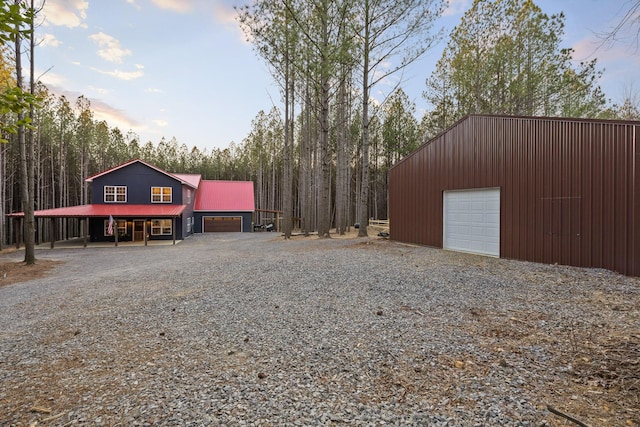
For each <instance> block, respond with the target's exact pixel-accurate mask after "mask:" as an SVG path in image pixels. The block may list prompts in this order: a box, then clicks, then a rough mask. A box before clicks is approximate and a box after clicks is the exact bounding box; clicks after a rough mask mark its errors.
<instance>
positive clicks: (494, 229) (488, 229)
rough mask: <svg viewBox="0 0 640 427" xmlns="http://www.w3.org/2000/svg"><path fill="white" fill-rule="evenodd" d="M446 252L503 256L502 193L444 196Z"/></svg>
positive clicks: (492, 190)
mask: <svg viewBox="0 0 640 427" xmlns="http://www.w3.org/2000/svg"><path fill="white" fill-rule="evenodd" d="M443 197H444V203H443V205H444V238H443V241H444V245H443V246H444V248H445V249H452V250H459V251H464V252H472V253H478V254H483V255H493V256H500V189H499V188H487V189H474V190H461V191H445V192H444V196H443Z"/></svg>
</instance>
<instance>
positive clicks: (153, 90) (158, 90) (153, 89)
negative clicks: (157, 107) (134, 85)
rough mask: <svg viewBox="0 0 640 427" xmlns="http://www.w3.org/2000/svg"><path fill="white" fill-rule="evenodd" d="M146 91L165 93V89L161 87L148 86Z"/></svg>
mask: <svg viewBox="0 0 640 427" xmlns="http://www.w3.org/2000/svg"><path fill="white" fill-rule="evenodd" d="M144 91H145V92H147V93H163V91H162V90H161V89H157V88H154V87H149V88H146V89H145V90H144Z"/></svg>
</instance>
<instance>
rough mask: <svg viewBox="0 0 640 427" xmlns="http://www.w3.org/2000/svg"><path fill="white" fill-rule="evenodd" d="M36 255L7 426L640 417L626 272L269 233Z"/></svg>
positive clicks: (8, 304)
mask: <svg viewBox="0 0 640 427" xmlns="http://www.w3.org/2000/svg"><path fill="white" fill-rule="evenodd" d="M37 256H38V257H39V258H41V259H45V258H46V259H54V260H61V261H64V262H63V263H62V264H60V265H58V266H57V267H56V268H55V269H54V270H53V272H52V273H51V274H50V275H49V276H48V277H46V278H43V279H38V280H33V281H30V282H25V283H17V284H13V285H8V286H4V287H0V384H1V386H0V425H1V426H34V425H37V426H70V425H73V426H75V425H92V426H93V425H97V426H102V425H104V426H116V425H117V426H137V425H149V426H150V425H162V426H201V425H212V426H213V425H227V426H244V425H247V426H248V425H254V426H282V425H301V426H317V425H321V426H346V425H362V426H370V425H371V426H374V425H375V426H378V425H402V426H407V425H422V426H538V427H540V426H567V425H573V424H571V423H569V421H567V420H566V419H564V418H562V417H560V416H558V415H556V414H553V413H551V412H549V409H548V406H547V405H551V406H552V407H554V408H556V409H558V410H559V411H561V412H563V413H565V414H570V415H572V416H574V417H576V418H578V419H580V420H582V421H583V422H585V423H587V424H589V425H590V426H593V427H595V426H623V425H624V426H637V425H640V403H639V397H638V396H639V395H640V375H639V370H640V369H639V367H638V357H640V309H639V307H640V281H639V280H638V279H637V278H629V277H625V276H620V275H617V274H615V273H612V272H608V271H605V270H589V269H578V268H571V267H561V266H550V265H542V264H534V263H526V262H518V261H509V260H503V259H494V258H487V257H480V256H474V255H467V254H459V253H452V252H447V251H442V250H438V249H432V248H425V247H417V246H409V245H404V244H399V243H395V242H390V241H387V240H383V239H378V238H366V239H357V238H351V239H345V238H333V239H318V238H316V237H308V238H303V237H297V238H294V239H292V240H291V241H284V240H282V239H281V238H280V237H279V236H278V235H275V234H272V233H244V234H207V235H196V236H194V237H192V238H189V239H188V240H186V241H184V242H181V243H180V244H178V245H176V246H149V247H110V248H88V249H83V248H79V249H54V250H42V251H38V252H37ZM8 257H9V258H15V259H16V260H17V259H20V258H21V257H22V254H21V253H15V254H11V255H8ZM3 258H5V259H6V258H7V257H3ZM634 362H635V364H634Z"/></svg>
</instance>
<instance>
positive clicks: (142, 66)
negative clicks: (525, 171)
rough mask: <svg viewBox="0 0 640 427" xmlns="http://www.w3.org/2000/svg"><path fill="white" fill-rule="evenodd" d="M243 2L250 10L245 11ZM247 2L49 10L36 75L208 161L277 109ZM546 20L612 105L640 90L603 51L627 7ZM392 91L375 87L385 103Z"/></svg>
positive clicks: (74, 5)
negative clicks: (247, 26) (242, 18)
mask: <svg viewBox="0 0 640 427" xmlns="http://www.w3.org/2000/svg"><path fill="white" fill-rule="evenodd" d="M247 1H248V0H247ZM244 3H245V1H243V0H46V3H45V7H44V10H43V11H42V12H41V14H40V19H41V25H40V26H39V27H38V29H37V31H36V33H37V34H36V37H37V38H38V40H40V44H39V47H38V49H37V51H36V73H37V76H39V78H40V80H41V81H43V82H44V83H45V84H46V85H47V87H48V88H49V89H50V90H51V91H52V92H53V93H54V94H56V95H61V94H64V95H65V96H66V97H67V98H68V99H69V101H70V102H72V103H75V100H76V98H77V97H78V96H80V95H84V96H85V97H87V98H89V99H90V101H91V106H92V110H93V111H94V113H95V119H97V120H106V121H107V123H108V124H109V125H110V126H112V127H118V128H120V130H121V131H122V132H123V133H124V134H126V133H127V132H129V131H133V132H135V133H136V134H137V135H139V137H140V140H141V143H142V144H144V143H146V142H147V141H151V142H153V143H154V144H157V143H158V142H160V140H161V138H162V137H164V138H165V139H166V140H170V139H171V138H173V137H175V138H176V140H177V141H178V143H179V144H183V143H184V144H186V145H187V147H189V148H191V147H193V146H197V147H198V148H200V149H205V148H206V149H208V150H211V149H213V148H226V147H228V146H229V144H230V143H231V142H235V143H236V144H240V143H242V140H243V139H244V138H245V137H246V136H247V135H248V133H249V131H250V129H251V121H252V120H253V119H254V118H255V117H256V115H257V114H258V112H259V111H260V110H264V111H268V110H270V109H271V107H272V106H273V105H276V106H280V95H279V91H278V88H277V86H276V85H275V84H274V82H273V79H272V77H271V75H270V74H269V70H268V69H267V67H266V66H265V65H264V63H263V62H262V60H261V59H260V58H258V57H257V56H256V55H255V53H254V52H253V49H252V46H251V45H250V44H248V43H246V42H245V38H244V35H243V34H242V32H241V31H240V29H239V28H238V26H237V24H236V22H235V11H234V9H233V6H234V5H241V4H244ZM536 4H538V5H539V6H540V7H541V8H542V9H543V11H544V12H546V13H548V14H553V13H557V12H560V11H564V13H565V16H566V21H565V23H566V35H565V36H566V37H565V43H564V44H563V47H573V48H574V49H575V50H576V59H577V60H588V59H591V58H593V57H594V55H595V57H597V58H598V63H599V67H600V68H604V69H605V75H604V77H603V79H602V80H601V82H600V84H601V86H602V88H603V89H604V90H605V93H606V94H607V97H609V98H611V99H612V100H613V101H614V102H620V101H621V100H622V99H623V98H624V95H625V93H626V92H628V91H629V90H634V91H640V85H638V84H637V83H636V84H635V85H634V82H635V81H637V79H638V78H639V77H640V67H639V65H640V50H638V49H636V46H635V45H634V44H633V43H618V44H616V45H615V46H613V47H611V48H606V49H605V48H601V49H599V50H597V51H595V50H596V48H597V45H598V38H597V36H596V34H597V33H599V32H603V31H607V30H608V29H610V28H611V27H612V26H613V25H615V23H616V22H617V21H618V20H619V19H620V18H621V17H622V14H623V10H624V8H625V5H629V4H630V0H537V1H536ZM470 5H471V0H451V1H450V5H449V8H448V9H447V11H446V13H445V16H443V18H442V19H441V20H440V21H439V22H438V26H440V27H444V28H448V29H450V28H452V27H453V26H455V25H456V24H457V23H458V22H459V20H460V18H461V17H462V14H463V13H464V11H465V10H467V9H468V8H469V6H470ZM443 46H444V42H443V43H441V44H440V45H438V46H436V47H435V48H434V49H433V50H431V51H430V52H428V53H427V54H426V55H425V56H424V57H423V58H422V59H421V60H420V61H418V62H416V63H415V64H413V65H412V66H411V67H410V68H409V69H408V70H406V72H405V73H404V76H403V83H402V87H403V89H404V91H405V92H406V93H407V95H408V96H409V97H410V99H411V100H413V101H414V102H415V103H416V105H417V107H418V114H419V115H420V116H421V115H422V112H423V111H424V110H425V108H427V106H426V104H425V101H424V100H423V99H422V92H423V90H424V88H425V80H426V78H427V77H429V75H430V74H431V71H432V70H433V68H434V66H435V63H436V61H437V60H438V59H439V58H440V56H441V53H442V49H443ZM390 87H391V86H390V85H385V84H381V85H380V86H378V87H377V92H378V93H377V94H375V95H376V96H378V97H382V96H384V94H385V90H386V89H388V88H390Z"/></svg>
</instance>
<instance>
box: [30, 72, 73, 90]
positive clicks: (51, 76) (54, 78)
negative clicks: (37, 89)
mask: <svg viewBox="0 0 640 427" xmlns="http://www.w3.org/2000/svg"><path fill="white" fill-rule="evenodd" d="M39 73H41V72H40V71H36V75H39ZM39 80H40V81H41V82H42V83H44V84H45V85H46V86H47V87H49V86H52V87H55V86H62V85H63V84H64V83H65V82H66V81H67V79H66V78H65V77H63V76H61V75H60V74H56V73H52V72H51V71H47V72H45V73H44V74H42V76H40V78H39Z"/></svg>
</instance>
